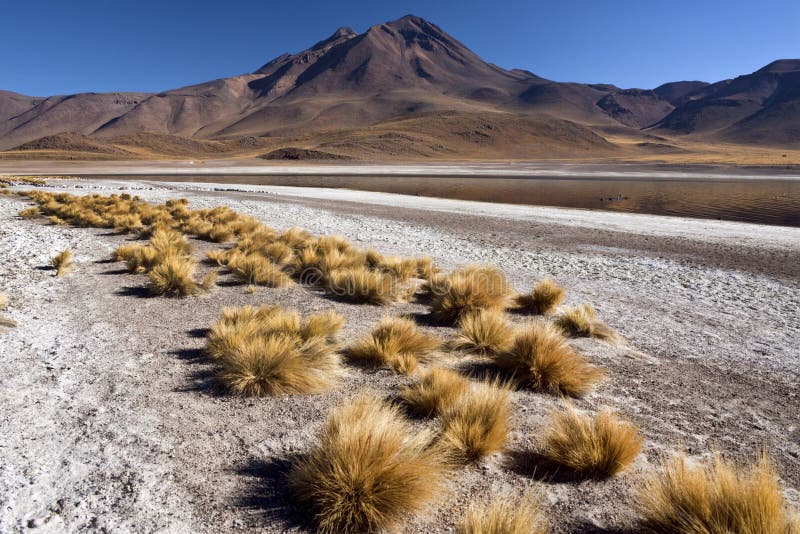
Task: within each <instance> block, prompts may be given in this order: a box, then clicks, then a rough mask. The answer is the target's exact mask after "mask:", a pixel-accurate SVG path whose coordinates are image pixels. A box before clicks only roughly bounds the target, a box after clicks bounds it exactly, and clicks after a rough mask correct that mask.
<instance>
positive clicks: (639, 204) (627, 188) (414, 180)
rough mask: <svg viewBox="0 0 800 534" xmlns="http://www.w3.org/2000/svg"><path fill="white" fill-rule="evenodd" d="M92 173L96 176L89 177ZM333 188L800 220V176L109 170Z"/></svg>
mask: <svg viewBox="0 0 800 534" xmlns="http://www.w3.org/2000/svg"><path fill="white" fill-rule="evenodd" d="M95 177H97V176H95ZM107 178H115V179H120V178H136V179H145V180H164V181H175V182H179V181H191V182H210V183H220V182H221V183H238V184H257V185H284V186H297V187H333V188H348V189H358V190H364V191H382V192H388V193H402V194H406V195H420V196H431V197H442V198H455V199H461V200H480V201H484V202H505V203H512V204H530V205H540V206H561V207H570V208H586V209H597V210H608V211H624V212H635V213H649V214H654V215H678V216H683V217H697V218H704V219H722V220H730V221H746V222H755V223H762V224H773V225H783V226H796V227H800V180H792V179H780V178H776V179H771V178H758V179H747V178H732V179H725V178H713V179H702V178H700V179H698V178H685V179H679V178H678V179H668V178H656V179H652V180H650V179H642V178H635V179H634V178H627V179H626V178H608V179H606V178H560V177H559V178H546V177H520V178H502V177H489V178H486V177H463V176H460V177H445V176H327V177H326V176H277V175H276V176H265V175H224V176H222V175H202V176H198V175H192V176H186V175H168V176H167V175H162V176H141V175H139V176H127V177H126V176H119V175H115V176H107Z"/></svg>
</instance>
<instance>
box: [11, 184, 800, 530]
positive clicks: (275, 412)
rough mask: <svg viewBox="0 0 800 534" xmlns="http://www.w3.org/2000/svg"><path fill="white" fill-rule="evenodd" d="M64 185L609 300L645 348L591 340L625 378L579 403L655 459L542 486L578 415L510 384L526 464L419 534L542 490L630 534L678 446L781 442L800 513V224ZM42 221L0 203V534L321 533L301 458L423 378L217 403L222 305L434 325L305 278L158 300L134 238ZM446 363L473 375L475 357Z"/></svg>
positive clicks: (432, 514)
mask: <svg viewBox="0 0 800 534" xmlns="http://www.w3.org/2000/svg"><path fill="white" fill-rule="evenodd" d="M3 172H4V171H3ZM64 172H68V170H65V171H64ZM52 184H53V187H54V189H49V190H65V191H69V192H71V193H73V194H88V193H102V194H108V193H112V192H130V193H135V194H138V195H140V196H142V197H143V198H145V199H147V200H152V201H159V202H160V201H164V200H166V199H168V198H174V197H176V196H184V197H186V198H188V199H189V200H190V203H191V204H190V205H192V206H194V207H201V206H214V205H222V204H224V205H228V206H231V207H232V208H234V209H236V210H238V211H241V212H244V213H248V214H251V215H254V216H257V217H259V218H260V219H262V220H263V221H264V222H266V223H267V224H270V225H272V226H274V227H276V228H278V229H284V228H288V227H290V226H295V225H296V226H301V227H304V228H307V229H309V230H310V231H312V232H315V233H325V234H331V233H336V234H342V235H344V236H346V237H347V238H349V239H350V240H352V241H353V242H354V243H356V244H358V245H361V246H373V247H375V248H377V249H378V250H381V251H383V252H386V253H390V254H406V255H416V254H429V255H431V256H432V257H433V258H434V259H435V260H436V261H437V262H438V263H439V264H441V265H442V266H443V267H445V268H452V267H454V266H456V265H459V264H463V263H468V262H476V261H477V262H492V263H495V264H497V265H499V266H500V267H502V268H503V269H504V270H505V272H506V273H507V274H508V276H509V277H510V279H511V280H512V281H513V282H514V283H515V285H516V286H517V287H518V288H519V289H521V290H522V289H525V288H527V287H529V286H530V285H531V284H533V283H534V282H535V281H536V280H538V279H539V278H541V277H544V276H550V277H554V278H556V279H557V280H559V281H560V282H561V283H562V284H564V285H565V286H566V287H567V288H568V291H569V298H568V303H569V304H577V303H580V302H585V301H589V302H591V303H592V304H594V305H595V307H596V308H597V309H598V311H599V313H600V314H601V315H602V317H603V318H604V319H606V320H607V322H608V323H609V324H610V325H611V326H613V327H614V328H616V329H617V330H618V331H619V332H620V333H621V334H622V335H623V336H624V337H625V338H626V340H627V343H626V344H623V345H620V346H612V345H608V344H605V343H602V342H598V341H593V340H578V341H575V346H576V347H577V348H578V349H579V350H581V351H582V352H583V353H584V354H586V355H587V357H589V358H590V359H591V360H593V361H594V362H595V363H597V364H598V365H601V366H602V367H604V368H605V369H607V371H608V374H609V376H608V378H607V380H606V381H605V382H604V383H603V384H601V385H600V387H599V388H598V389H597V391H596V392H595V393H592V394H591V395H589V396H588V397H587V398H585V399H582V400H579V401H576V402H575V404H576V406H578V407H579V408H581V409H587V410H596V409H599V408H600V407H603V406H609V407H611V408H613V409H615V410H617V411H619V412H620V413H622V414H623V415H624V416H626V417H628V418H630V419H632V420H633V421H635V422H636V423H637V424H638V425H639V426H640V427H641V429H642V432H643V434H644V435H645V438H646V442H645V449H644V453H643V454H642V456H641V457H640V458H639V459H638V460H637V461H636V462H635V464H634V466H633V467H632V468H631V469H630V471H628V472H626V473H625V474H623V475H622V476H621V477H619V478H617V479H614V480H611V481H607V482H594V481H576V480H569V479H564V478H563V477H561V476H558V475H553V474H549V475H548V474H547V473H543V472H541V471H538V472H536V471H532V470H531V469H530V466H529V465H528V466H525V465H524V462H522V461H521V460H523V459H524V458H525V457H526V454H528V453H530V452H531V451H534V450H535V449H536V446H537V443H538V442H539V441H538V440H539V439H540V438H541V435H542V433H543V432H544V431H546V429H547V425H548V417H549V412H550V410H552V409H553V408H555V407H558V406H559V404H560V401H559V400H558V399H555V398H553V397H549V396H545V395H541V394H535V393H532V392H527V391H519V392H515V393H514V397H513V403H514V410H515V429H514V433H513V435H512V440H511V444H510V446H509V450H508V452H506V453H504V454H502V455H498V456H496V457H493V458H491V459H489V460H487V461H485V462H483V463H480V464H478V465H475V466H470V467H467V468H464V469H463V470H460V471H459V472H458V473H457V474H456V477H455V479H454V480H453V481H452V482H451V484H450V493H449V494H448V496H447V497H446V498H445V501H444V502H441V503H437V504H435V505H432V506H431V508H430V509H429V510H427V511H426V512H425V513H424V514H422V515H421V516H419V517H416V518H409V520H408V522H407V523H406V525H405V527H404V531H408V532H420V533H422V532H448V531H449V530H450V529H452V526H453V524H454V522H455V521H456V520H457V519H458V517H460V515H461V514H462V513H463V511H464V509H465V507H466V505H467V503H468V502H469V501H470V500H471V499H474V498H482V497H485V496H487V495H489V494H492V493H497V492H498V491H501V490H503V489H514V490H515V491H522V490H523V489H526V488H531V489H535V490H537V491H540V492H542V493H543V495H544V496H545V507H546V511H547V514H548V516H549V517H550V518H551V522H552V525H553V527H554V529H555V531H557V532H618V531H622V530H626V529H633V528H635V521H636V513H635V511H634V510H633V508H632V502H633V501H634V500H635V488H636V487H637V486H638V485H639V484H640V483H641V481H642V479H644V478H645V477H647V476H650V475H651V474H652V473H653V472H654V470H655V469H656V466H657V459H658V456H659V454H661V453H663V452H665V451H672V450H685V451H687V452H688V453H689V454H690V455H691V456H693V457H697V458H702V457H705V456H707V455H708V454H709V451H711V450H712V449H713V448H716V449H720V450H722V451H724V452H725V453H727V454H730V455H732V456H734V457H736V458H743V459H746V458H752V457H753V455H754V454H755V452H756V451H757V450H758V449H759V448H761V447H765V448H767V450H768V451H769V452H770V453H771V454H772V455H773V457H775V459H776V461H777V463H778V466H779V470H780V473H781V477H782V480H783V482H784V484H785V485H786V486H787V488H788V489H787V497H788V498H789V500H790V501H791V502H792V503H794V505H795V506H797V505H800V493H799V492H798V491H797V490H798V488H800V416H798V414H800V398H798V391H799V388H798V386H800V345H799V344H798V341H797V340H798V339H800V229H796V228H782V227H774V226H759V225H751V224H741V223H728V222H720V221H699V220H692V219H679V218H669V217H656V216H648V215H632V214H619V213H606V212H591V211H582V210H568V209H557V208H540V207H525V206H510V205H503V204H489V203H478V202H467V201H456V200H443V199H431V198H420V197H407V196H402V195H392V194H383V193H367V192H356V191H348V190H331V189H314V188H303V189H293V188H288V187H277V186H238V185H231V184H206V183H203V184H192V183H160V182H147V181H113V180H111V181H110V180H103V181H95V180H78V181H54V182H52ZM25 206H26V203H25V202H23V201H22V200H20V199H17V198H13V197H0V251H2V253H0V273H2V274H0V291H7V292H8V293H9V294H10V296H11V297H12V307H11V308H10V310H9V311H8V312H7V315H9V316H10V317H11V318H13V319H15V320H16V321H17V322H18V323H19V326H18V327H17V328H15V329H12V330H10V331H8V332H6V333H3V334H0V373H2V374H3V376H4V380H3V382H2V386H1V387H0V503H2V504H1V506H2V508H0V530H1V531H3V532H13V531H20V530H26V529H28V528H37V529H39V530H41V531H43V532H63V531H70V532H73V531H78V530H86V529H90V530H101V529H108V530H116V531H147V532H150V531H169V532H190V531H200V532H218V531H244V530H252V529H259V530H263V531H267V532H284V531H297V532H302V531H304V529H305V527H304V526H303V524H302V521H299V517H298V516H299V515H302V512H298V511H297V510H296V509H294V508H293V506H292V505H291V503H290V502H289V501H288V500H287V498H286V496H285V493H284V484H283V478H282V476H283V473H284V471H285V466H286V462H287V461H289V460H290V459H291V457H292V456H293V455H295V454H298V453H302V452H304V451H306V450H308V447H309V446H310V443H311V442H312V440H313V436H314V433H315V431H316V430H317V429H318V428H319V426H320V424H321V423H322V422H323V421H324V419H325V415H326V413H327V411H328V410H329V409H330V408H331V407H332V406H335V405H336V404H338V403H342V402H346V400H347V399H348V398H350V397H352V396H353V395H354V394H355V393H356V392H359V391H364V390H368V391H374V392H376V393H378V394H381V395H386V396H391V395H392V393H393V392H395V391H396V388H397V387H398V386H399V385H401V384H403V383H406V382H407V381H408V379H406V378H402V377H398V376H396V375H394V374H393V373H391V372H389V371H365V370H363V369H358V368H351V369H350V370H349V371H348V375H347V377H346V379H345V380H344V381H343V383H342V386H341V388H340V389H338V390H337V391H334V392H331V393H329V394H325V395H318V396H291V397H282V398H271V399H240V398H234V397H230V396H226V395H220V394H218V393H216V392H215V391H214V390H213V389H212V388H210V387H209V378H208V373H209V370H210V366H209V365H208V364H207V363H206V362H205V360H204V359H203V357H202V354H201V352H200V350H199V349H200V348H201V347H202V346H203V339H202V337H199V335H200V333H201V332H202V329H203V328H205V327H207V326H209V325H210V323H211V322H213V320H214V318H215V317H216V316H217V314H218V313H219V310H220V308H221V307H222V306H224V305H241V304H245V303H247V304H261V303H279V304H283V305H285V306H290V307H295V308H298V309H299V310H300V311H301V312H303V313H310V312H312V311H318V310H323V309H336V310H338V311H340V312H341V313H343V314H344V315H345V316H346V317H347V318H348V323H347V326H346V327H345V330H344V332H343V338H344V340H345V341H348V340H352V339H353V338H354V337H356V336H358V335H360V334H363V333H364V332H367V331H368V330H369V329H370V328H371V327H372V326H373V325H374V324H375V322H377V320H378V319H379V318H380V316H381V315H382V314H383V313H386V312H390V313H411V314H414V313H416V314H421V315H420V316H421V317H424V314H425V313H426V309H425V308H424V307H423V306H421V305H419V304H401V305H396V306H393V307H392V308H390V309H388V310H384V309H380V308H375V307H371V306H357V305H350V304H345V303H341V302H338V301H332V300H328V299H326V298H325V297H324V296H323V295H321V294H319V293H317V292H315V291H313V290H310V289H308V288H305V287H302V286H298V287H293V288H289V289H281V290H269V289H261V290H259V291H258V292H257V293H255V294H253V295H250V294H247V292H246V291H245V289H244V287H243V286H239V285H234V284H231V283H229V280H228V279H227V277H226V276H223V277H221V283H220V287H219V288H218V289H217V290H215V291H214V292H212V293H209V294H205V295H202V296H200V297H196V298H189V299H177V300H176V299H165V298H145V295H144V293H143V292H142V291H141V287H142V286H143V284H144V279H143V277H141V276H138V275H128V274H122V273H120V272H119V270H120V266H119V265H116V264H111V263H105V262H104V260H106V259H107V258H108V257H109V255H110V253H111V251H112V250H113V249H114V248H115V247H116V246H118V245H119V244H120V243H123V242H125V241H126V239H127V238H125V237H123V236H118V235H113V234H111V233H109V231H108V230H97V229H81V228H63V227H55V226H49V225H46V224H45V223H43V222H41V221H24V220H20V219H19V218H17V217H16V213H17V212H18V211H19V210H20V209H22V208H23V207H25ZM197 245H198V247H201V248H202V247H205V246H207V245H206V244H201V243H199V242H198V243H197ZM66 247H71V248H72V249H73V250H74V251H75V254H76V262H77V266H76V268H75V270H74V272H73V273H72V274H70V275H68V276H67V277H64V278H58V279H57V278H55V277H53V276H52V273H51V272H50V271H48V270H46V269H44V268H43V266H45V265H46V264H47V263H48V260H49V258H50V257H51V256H52V255H54V254H55V252H57V251H58V250H61V249H63V248H66ZM206 268H207V267H204V269H206ZM517 320H519V321H521V320H523V318H521V317H518V318H517ZM425 328H427V329H429V330H430V331H432V332H435V333H437V334H438V335H441V336H442V337H445V338H446V337H447V336H449V335H452V330H451V329H448V328H442V327H433V326H425ZM443 363H444V364H445V365H449V366H453V367H460V366H463V365H464V364H466V363H468V357H466V356H465V355H461V354H454V355H452V356H449V357H448V358H447V359H446V360H445V361H444V362H443ZM420 424H426V423H420ZM432 424H433V423H432Z"/></svg>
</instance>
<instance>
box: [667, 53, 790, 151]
mask: <svg viewBox="0 0 800 534" xmlns="http://www.w3.org/2000/svg"><path fill="white" fill-rule="evenodd" d="M687 96H688V98H687V100H686V101H685V102H683V103H682V104H681V105H679V106H678V107H676V108H675V110H673V111H672V112H671V113H670V114H669V115H667V116H666V117H665V118H664V119H663V120H661V121H660V122H659V123H658V124H657V125H656V130H659V131H661V132H665V133H678V134H693V135H695V136H698V137H705V138H712V139H722V140H727V141H734V142H740V143H744V144H765V145H780V146H795V147H796V146H799V145H800V60H798V59H785V60H779V61H775V62H773V63H770V64H769V65H767V66H766V67H764V68H762V69H759V70H757V71H756V72H754V73H752V74H747V75H744V76H739V77H737V78H734V79H733V80H724V81H721V82H717V83H715V84H712V85H709V86H706V87H703V88H701V89H699V90H697V91H695V92H693V93H690V94H689V95H687Z"/></svg>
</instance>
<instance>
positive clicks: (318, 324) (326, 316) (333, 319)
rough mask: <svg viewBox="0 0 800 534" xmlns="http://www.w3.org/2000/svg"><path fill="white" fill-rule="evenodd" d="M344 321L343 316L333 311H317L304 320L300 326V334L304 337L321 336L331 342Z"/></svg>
mask: <svg viewBox="0 0 800 534" xmlns="http://www.w3.org/2000/svg"><path fill="white" fill-rule="evenodd" d="M344 322H345V319H344V316H343V315H342V314H340V313H336V312H335V311H327V312H322V313H317V314H314V315H312V316H310V317H309V318H308V319H307V320H306V323H305V324H304V325H303V327H302V336H303V337H304V338H305V339H312V338H322V339H325V340H327V341H328V342H329V343H333V342H335V338H336V334H338V333H339V330H341V329H342V327H343V326H344Z"/></svg>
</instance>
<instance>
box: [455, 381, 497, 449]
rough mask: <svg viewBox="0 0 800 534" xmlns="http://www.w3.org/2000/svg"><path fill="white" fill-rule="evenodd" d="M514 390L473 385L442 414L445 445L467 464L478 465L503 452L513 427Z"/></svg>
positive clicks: (489, 384)
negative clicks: (512, 405) (511, 396)
mask: <svg viewBox="0 0 800 534" xmlns="http://www.w3.org/2000/svg"><path fill="white" fill-rule="evenodd" d="M510 394H511V392H510V390H509V389H508V387H507V386H506V385H505V384H501V383H499V382H497V381H495V382H492V383H480V384H471V387H470V388H469V390H468V391H467V392H466V393H464V394H462V395H461V396H460V397H458V398H457V400H456V401H455V402H454V403H453V404H452V405H451V406H450V407H449V408H448V409H447V410H445V411H444V412H443V413H442V424H443V431H442V436H441V440H442V444H443V445H444V446H445V448H446V449H447V450H448V451H450V452H451V453H452V454H453V456H454V457H455V458H456V459H458V460H460V461H463V462H474V461H477V460H480V459H481V458H483V457H485V456H488V455H490V454H493V453H495V452H498V451H500V450H502V449H503V447H504V446H505V444H506V442H507V441H508V433H509V431H510V427H511V408H510V405H509V397H510Z"/></svg>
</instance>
